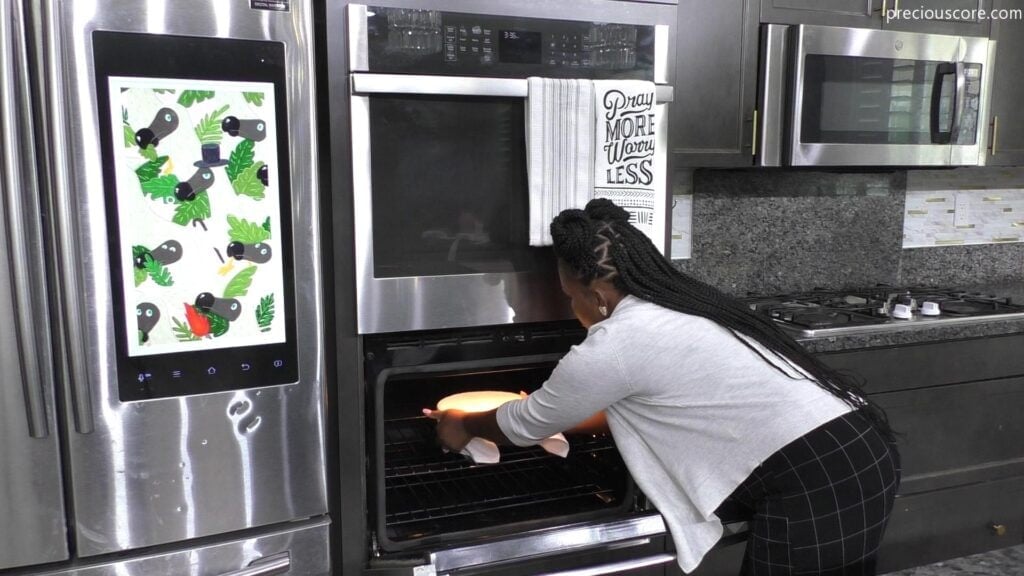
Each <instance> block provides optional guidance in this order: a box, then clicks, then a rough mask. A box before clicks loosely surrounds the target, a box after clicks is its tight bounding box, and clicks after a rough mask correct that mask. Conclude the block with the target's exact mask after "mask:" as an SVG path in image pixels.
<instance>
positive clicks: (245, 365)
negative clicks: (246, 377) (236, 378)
mask: <svg viewBox="0 0 1024 576" xmlns="http://www.w3.org/2000/svg"><path fill="white" fill-rule="evenodd" d="M249 370H252V366H250V365H249V363H248V362H242V372H248V371H249Z"/></svg>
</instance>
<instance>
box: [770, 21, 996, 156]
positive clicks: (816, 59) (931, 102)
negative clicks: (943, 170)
mask: <svg viewBox="0 0 1024 576" xmlns="http://www.w3.org/2000/svg"><path fill="white" fill-rule="evenodd" d="M994 60H995V42H994V41H990V40H988V39H987V38H972V37H961V36H945V35H939V34H918V33H912V32H894V31H890V30H869V29H860V28H840V27H831V26H808V25H799V26H786V25H778V24H766V25H764V27H763V28H762V34H761V74H760V80H759V87H758V88H759V93H758V98H759V103H758V113H759V114H760V115H761V121H760V122H757V121H756V119H755V125H759V130H758V134H757V136H758V137H759V140H760V142H759V144H760V147H759V150H757V164H759V165H761V166H977V165H983V164H984V163H985V149H986V144H985V143H986V142H987V137H988V122H987V118H988V107H989V96H990V92H991V86H992V70H993V66H992V64H993V62H994Z"/></svg>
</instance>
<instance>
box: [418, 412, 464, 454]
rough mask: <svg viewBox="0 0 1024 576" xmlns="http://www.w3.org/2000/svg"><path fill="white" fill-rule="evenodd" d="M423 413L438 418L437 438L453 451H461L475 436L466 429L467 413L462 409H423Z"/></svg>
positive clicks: (428, 416)
mask: <svg viewBox="0 0 1024 576" xmlns="http://www.w3.org/2000/svg"><path fill="white" fill-rule="evenodd" d="M423 415H424V416H426V417H427V418H433V419H434V420H437V439H438V440H440V441H441V445H442V446H444V447H445V448H447V449H448V450H451V451H452V452H461V451H462V449H463V448H465V447H466V444H469V441H470V440H472V439H473V436H472V435H470V433H469V432H468V431H467V430H466V413H465V412H463V411H462V410H430V409H429V408H424V409H423Z"/></svg>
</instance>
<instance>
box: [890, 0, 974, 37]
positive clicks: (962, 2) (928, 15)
mask: <svg viewBox="0 0 1024 576" xmlns="http://www.w3.org/2000/svg"><path fill="white" fill-rule="evenodd" d="M886 7H887V8H893V9H894V10H893V12H892V13H891V14H888V15H887V16H883V18H884V19H883V22H882V27H883V28H885V29H887V30H904V31H907V32H926V33H931V34H952V35H956V36H988V35H989V32H990V31H991V28H992V20H991V19H989V18H988V16H987V13H988V11H989V10H991V9H992V0H887V4H886ZM907 10H910V11H911V12H910V13H909V14H907ZM915 10H917V11H918V12H914V11H915ZM982 11H984V12H985V14H986V16H985V17H984V18H982V17H981V15H982ZM888 16H892V17H891V18H890V17H888ZM903 16H907V17H903Z"/></svg>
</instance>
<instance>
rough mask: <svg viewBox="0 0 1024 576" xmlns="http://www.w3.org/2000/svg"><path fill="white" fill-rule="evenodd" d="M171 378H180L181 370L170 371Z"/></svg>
mask: <svg viewBox="0 0 1024 576" xmlns="http://www.w3.org/2000/svg"><path fill="white" fill-rule="evenodd" d="M171 378H174V379H178V378H181V370H171Z"/></svg>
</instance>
